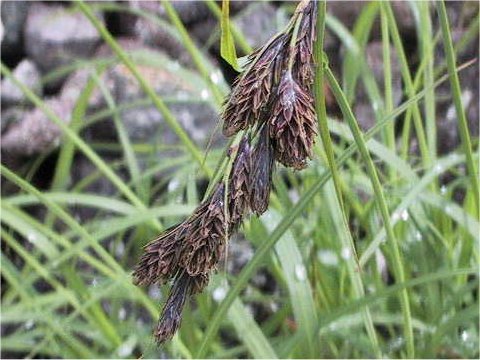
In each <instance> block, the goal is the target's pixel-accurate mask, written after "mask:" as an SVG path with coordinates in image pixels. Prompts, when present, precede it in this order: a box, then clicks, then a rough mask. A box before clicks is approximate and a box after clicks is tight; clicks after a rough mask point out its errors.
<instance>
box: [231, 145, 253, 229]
mask: <svg viewBox="0 0 480 360" xmlns="http://www.w3.org/2000/svg"><path fill="white" fill-rule="evenodd" d="M251 163H252V158H251V149H250V144H249V142H248V138H247V137H246V136H244V137H243V138H242V140H241V141H240V144H239V145H238V150H237V155H236V156H235V160H234V162H233V166H232V171H231V174H230V180H229V197H228V213H229V216H230V219H229V225H230V226H229V229H230V231H232V230H234V229H235V228H237V227H238V226H239V225H240V223H241V222H242V219H243V217H244V215H245V213H246V212H247V211H248V209H249V207H250V206H249V200H250V199H249V193H250V189H249V176H250V172H251V166H252V164H251Z"/></svg>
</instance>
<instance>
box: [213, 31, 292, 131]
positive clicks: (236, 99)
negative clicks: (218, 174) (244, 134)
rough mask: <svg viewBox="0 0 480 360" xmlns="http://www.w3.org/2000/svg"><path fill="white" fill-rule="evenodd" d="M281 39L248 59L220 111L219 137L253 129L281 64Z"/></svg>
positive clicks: (266, 101) (282, 40)
mask: <svg viewBox="0 0 480 360" xmlns="http://www.w3.org/2000/svg"><path fill="white" fill-rule="evenodd" d="M284 44H285V36H284V35H283V34H282V35H279V36H277V37H276V38H274V39H273V40H272V41H271V42H270V43H269V44H267V45H266V46H265V47H264V48H261V49H259V50H257V51H255V52H254V53H253V54H251V55H250V57H249V58H250V62H251V63H250V66H249V67H248V70H247V71H246V72H245V73H244V74H243V75H242V76H241V77H240V78H239V79H238V80H237V81H236V82H235V84H234V86H233V90H232V93H231V94H230V97H229V99H228V100H227V102H226V105H225V109H224V111H223V115H222V117H223V133H224V135H225V136H227V137H228V136H232V135H234V134H236V133H237V132H238V131H240V130H243V129H245V128H247V127H248V126H251V125H254V124H255V123H256V122H257V121H259V119H260V114H261V113H262V110H263V107H264V106H265V105H266V104H267V103H268V99H269V98H270V92H271V88H272V86H273V85H274V82H275V76H276V74H278V67H279V66H278V64H279V63H281V62H282V60H281V59H282V56H281V54H280V53H281V51H282V48H283V46H284Z"/></svg>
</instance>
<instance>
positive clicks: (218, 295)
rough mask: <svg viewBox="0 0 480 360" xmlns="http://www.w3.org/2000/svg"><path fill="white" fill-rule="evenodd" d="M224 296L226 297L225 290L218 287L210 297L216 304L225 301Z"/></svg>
mask: <svg viewBox="0 0 480 360" xmlns="http://www.w3.org/2000/svg"><path fill="white" fill-rule="evenodd" d="M225 296H227V289H226V288H225V287H223V286H219V287H217V288H216V289H215V290H213V293H212V297H213V300H215V301H216V302H220V301H222V300H223V299H225Z"/></svg>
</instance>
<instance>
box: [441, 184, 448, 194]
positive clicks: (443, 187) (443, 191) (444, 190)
mask: <svg viewBox="0 0 480 360" xmlns="http://www.w3.org/2000/svg"><path fill="white" fill-rule="evenodd" d="M446 193H447V187H446V186H445V185H442V186H441V187H440V194H442V195H445V194H446Z"/></svg>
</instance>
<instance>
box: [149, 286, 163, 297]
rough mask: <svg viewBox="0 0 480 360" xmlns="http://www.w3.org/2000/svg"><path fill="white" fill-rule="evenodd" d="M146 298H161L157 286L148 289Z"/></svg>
mask: <svg viewBox="0 0 480 360" xmlns="http://www.w3.org/2000/svg"><path fill="white" fill-rule="evenodd" d="M148 296H150V297H151V298H152V299H160V298H161V297H162V293H161V292H160V289H159V288H158V286H155V285H152V286H150V287H149V288H148Z"/></svg>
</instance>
